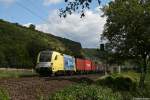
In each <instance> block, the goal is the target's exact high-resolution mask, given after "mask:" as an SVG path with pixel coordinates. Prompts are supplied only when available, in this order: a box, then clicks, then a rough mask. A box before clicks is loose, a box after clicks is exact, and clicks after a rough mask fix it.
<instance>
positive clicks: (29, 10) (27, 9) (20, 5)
mask: <svg viewBox="0 0 150 100" xmlns="http://www.w3.org/2000/svg"><path fill="white" fill-rule="evenodd" d="M16 4H17V5H18V6H19V7H21V8H23V9H25V10H26V11H28V12H29V13H31V14H32V15H34V16H36V17H38V18H39V19H40V20H42V21H44V22H46V23H48V24H51V22H50V21H48V20H46V19H44V18H43V17H41V16H40V15H38V14H37V13H35V12H34V11H32V10H31V9H29V8H28V7H26V6H24V5H23V4H21V3H20V2H18V1H16Z"/></svg>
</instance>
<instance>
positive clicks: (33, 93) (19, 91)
mask: <svg viewBox="0 0 150 100" xmlns="http://www.w3.org/2000/svg"><path fill="white" fill-rule="evenodd" d="M82 77H88V78H90V79H96V78H97V77H100V75H81V76H58V77H29V78H5V79H0V87H3V88H5V89H7V91H8V92H9V95H10V97H11V100H39V98H40V97H41V96H43V97H44V98H48V96H49V95H50V94H52V93H54V92H56V91H57V90H61V89H63V88H64V87H67V86H69V85H72V84H75V83H76V82H74V81H71V80H70V78H82Z"/></svg>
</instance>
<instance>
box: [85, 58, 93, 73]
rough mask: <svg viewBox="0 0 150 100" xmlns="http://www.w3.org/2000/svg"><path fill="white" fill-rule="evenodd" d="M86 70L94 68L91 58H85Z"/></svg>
mask: <svg viewBox="0 0 150 100" xmlns="http://www.w3.org/2000/svg"><path fill="white" fill-rule="evenodd" d="M84 63H85V65H84V70H85V71H91V70H92V62H91V61H90V60H84Z"/></svg>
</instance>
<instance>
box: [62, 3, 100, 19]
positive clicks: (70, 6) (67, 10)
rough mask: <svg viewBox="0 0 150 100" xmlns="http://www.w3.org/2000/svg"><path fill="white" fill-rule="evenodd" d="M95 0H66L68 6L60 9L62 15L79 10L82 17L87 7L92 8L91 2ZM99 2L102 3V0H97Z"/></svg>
mask: <svg viewBox="0 0 150 100" xmlns="http://www.w3.org/2000/svg"><path fill="white" fill-rule="evenodd" d="M92 1H94V0H72V1H70V0H65V2H66V5H67V6H66V7H65V8H64V9H63V8H61V9H60V10H59V11H60V17H66V16H67V14H70V15H71V14H72V13H73V12H77V11H79V12H80V13H81V18H82V17H84V16H85V14H84V12H85V10H86V9H90V4H91V3H92ZM96 1H97V2H98V4H99V5H100V3H101V1H100V0H96Z"/></svg>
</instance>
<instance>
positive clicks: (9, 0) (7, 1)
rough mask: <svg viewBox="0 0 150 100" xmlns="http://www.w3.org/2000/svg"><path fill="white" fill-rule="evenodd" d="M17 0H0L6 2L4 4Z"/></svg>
mask: <svg viewBox="0 0 150 100" xmlns="http://www.w3.org/2000/svg"><path fill="white" fill-rule="evenodd" d="M15 1H16V0H0V2H1V3H4V4H8V5H9V4H12V3H14V2H15Z"/></svg>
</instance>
